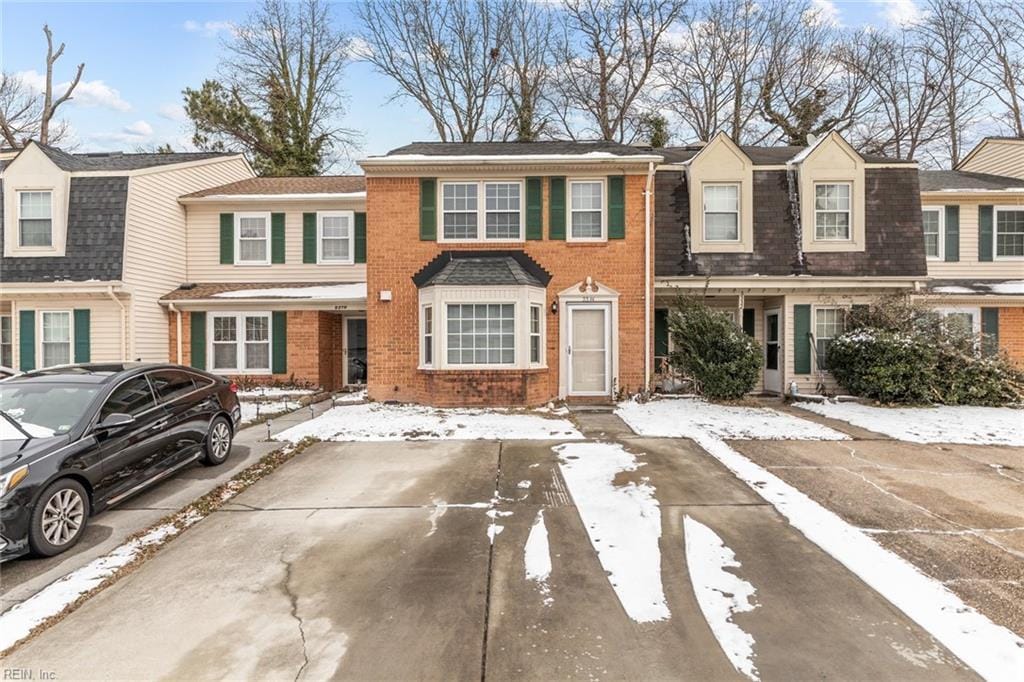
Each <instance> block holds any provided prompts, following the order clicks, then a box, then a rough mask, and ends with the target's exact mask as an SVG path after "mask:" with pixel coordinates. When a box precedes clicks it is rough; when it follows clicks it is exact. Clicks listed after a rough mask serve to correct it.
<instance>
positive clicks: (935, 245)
mask: <svg viewBox="0 0 1024 682" xmlns="http://www.w3.org/2000/svg"><path fill="white" fill-rule="evenodd" d="M942 212H943V210H942V209H941V208H923V209H921V220H922V224H923V225H924V254H925V256H927V257H928V258H942V242H943V235H942V231H943V230H942V227H943V226H942V223H943V219H942Z"/></svg>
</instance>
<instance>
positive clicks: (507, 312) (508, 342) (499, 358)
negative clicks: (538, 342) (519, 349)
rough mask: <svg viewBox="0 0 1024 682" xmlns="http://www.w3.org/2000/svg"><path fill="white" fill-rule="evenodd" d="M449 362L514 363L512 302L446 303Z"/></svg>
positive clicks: (456, 363) (514, 342)
mask: <svg viewBox="0 0 1024 682" xmlns="http://www.w3.org/2000/svg"><path fill="white" fill-rule="evenodd" d="M446 308H447V310H446V312H447V317H448V328H447V334H446V341H447V347H448V358H447V360H448V364H449V365H477V366H480V365H485V366H486V365H514V364H515V362H516V306H515V304H514V303H449V304H447V306H446Z"/></svg>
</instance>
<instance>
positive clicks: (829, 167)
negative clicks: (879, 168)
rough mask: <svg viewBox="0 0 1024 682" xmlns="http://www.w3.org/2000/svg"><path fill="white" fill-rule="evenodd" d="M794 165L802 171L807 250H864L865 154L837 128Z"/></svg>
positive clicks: (802, 221)
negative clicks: (862, 154) (855, 147)
mask: <svg viewBox="0 0 1024 682" xmlns="http://www.w3.org/2000/svg"><path fill="white" fill-rule="evenodd" d="M790 166H791V167H792V168H794V169H795V170H796V171H797V172H798V174H799V187H800V225H801V236H802V245H803V250H804V251H805V252H815V251H819V252H836V251H864V246H865V238H864V231H865V230H864V228H865V211H864V182H865V180H864V168H865V162H864V157H862V156H861V155H860V154H859V153H857V150H855V149H854V148H853V147H851V146H850V144H849V143H848V142H847V141H846V140H844V139H843V137H842V135H840V134H839V133H837V132H835V131H833V132H830V133H828V134H827V135H825V136H823V137H821V138H819V139H818V140H817V141H816V142H814V144H812V145H811V146H809V147H807V148H806V149H805V150H804V151H803V152H801V153H800V154H798V155H797V156H796V157H794V158H793V160H792V161H791V162H790Z"/></svg>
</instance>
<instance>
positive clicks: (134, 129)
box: [121, 121, 153, 137]
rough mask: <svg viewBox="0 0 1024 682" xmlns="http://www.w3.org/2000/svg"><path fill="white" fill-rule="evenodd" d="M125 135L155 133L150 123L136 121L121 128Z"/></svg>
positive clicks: (148, 134)
mask: <svg viewBox="0 0 1024 682" xmlns="http://www.w3.org/2000/svg"><path fill="white" fill-rule="evenodd" d="M121 132H123V133H124V134H125V135H131V136H134V137H149V136H150V135H152V134H153V126H151V125H149V123H147V122H146V121H136V122H135V123H132V124H130V125H126V126H125V127H124V128H122V129H121Z"/></svg>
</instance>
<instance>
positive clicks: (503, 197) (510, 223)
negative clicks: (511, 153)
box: [439, 180, 523, 242]
mask: <svg viewBox="0 0 1024 682" xmlns="http://www.w3.org/2000/svg"><path fill="white" fill-rule="evenodd" d="M481 199H482V200H481ZM440 223H441V224H440V226H439V227H440V230H439V234H440V239H439V241H442V242H445V241H521V240H522V239H523V182H522V181H520V180H493V181H492V180H481V181H445V182H442V183H441V215H440Z"/></svg>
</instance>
